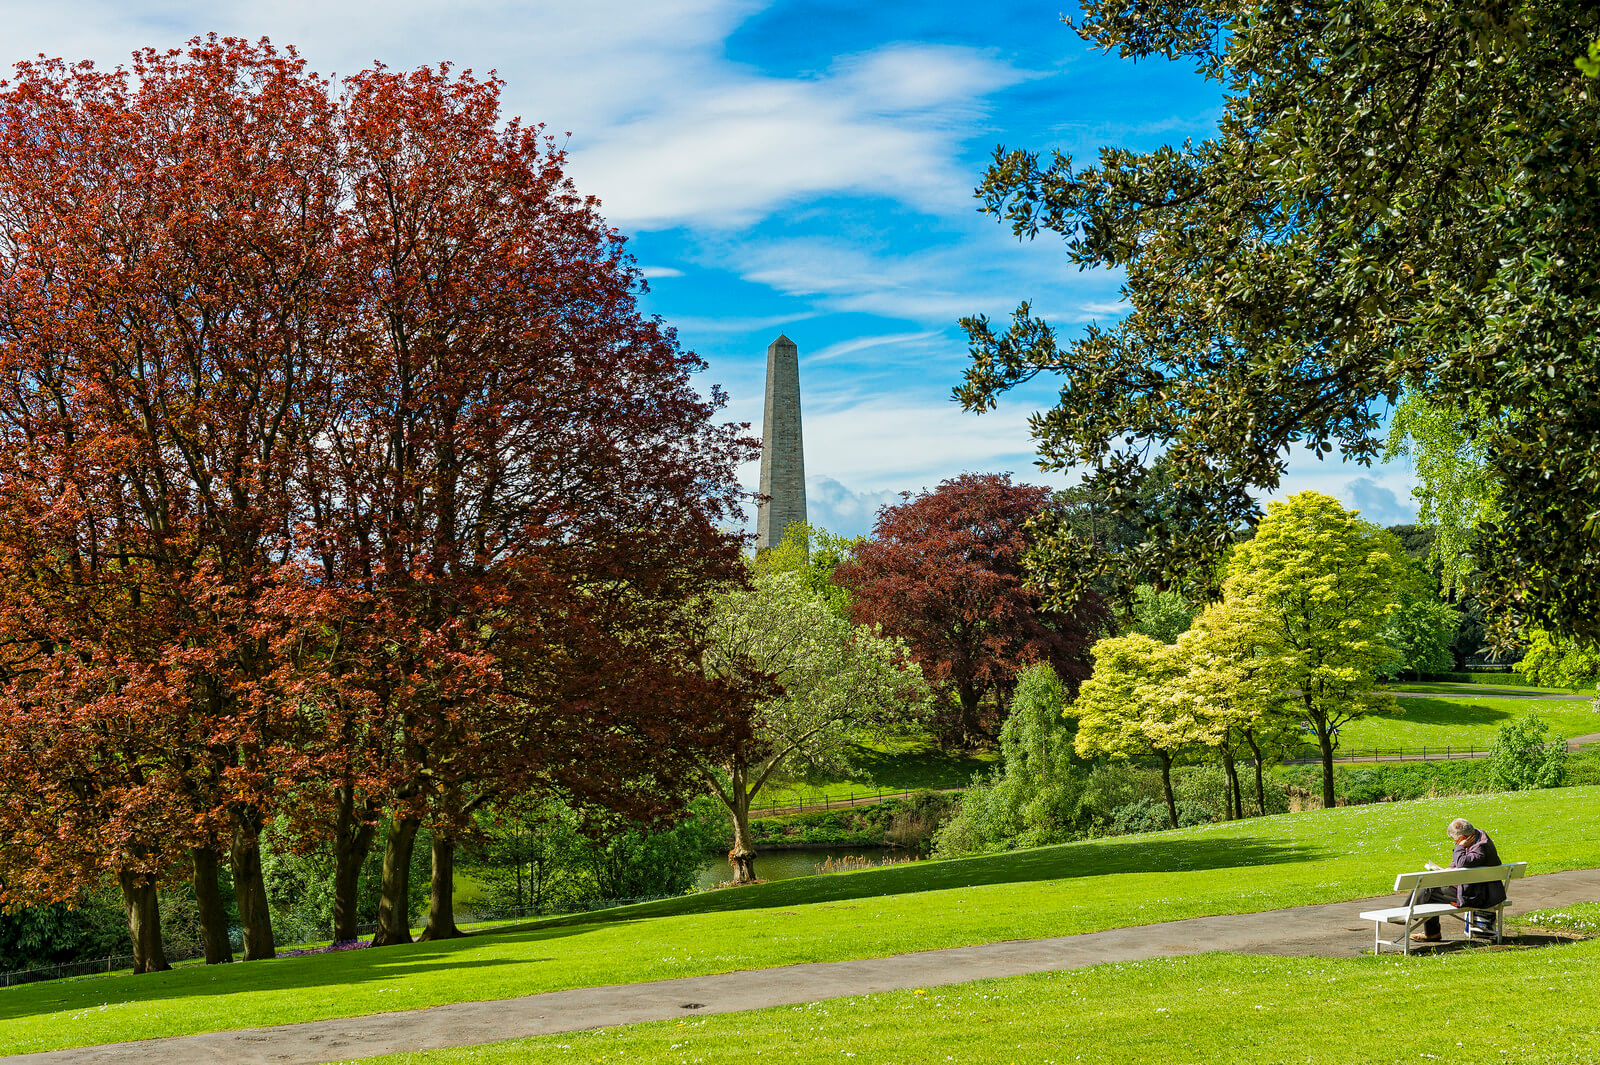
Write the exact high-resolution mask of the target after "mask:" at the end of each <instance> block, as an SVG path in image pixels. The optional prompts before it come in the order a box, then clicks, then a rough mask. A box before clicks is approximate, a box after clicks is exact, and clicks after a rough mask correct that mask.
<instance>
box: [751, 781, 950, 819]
mask: <svg viewBox="0 0 1600 1065" xmlns="http://www.w3.org/2000/svg"><path fill="white" fill-rule="evenodd" d="M961 790H963V789H961V788H915V789H912V790H911V791H885V790H883V789H882V788H862V789H861V790H860V791H856V790H854V789H852V790H849V791H847V792H845V793H844V795H842V796H841V795H826V794H824V795H822V796H821V797H820V798H815V799H805V798H800V797H798V796H797V797H795V799H793V800H791V801H787V802H780V801H779V800H778V799H776V798H774V799H773V800H772V801H771V802H769V803H768V804H767V805H765V806H759V807H751V808H750V816H751V817H772V816H774V815H776V814H799V813H808V812H811V811H814V810H844V809H849V808H850V807H852V806H871V805H874V804H876V803H880V802H883V801H885V800H886V799H909V798H911V797H912V796H913V795H921V794H922V793H923V792H929V791H931V792H935V793H939V794H944V793H947V792H952V791H961Z"/></svg>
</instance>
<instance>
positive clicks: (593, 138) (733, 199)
mask: <svg viewBox="0 0 1600 1065" xmlns="http://www.w3.org/2000/svg"><path fill="white" fill-rule="evenodd" d="M691 59H692V61H691V62H689V63H687V64H686V65H685V69H684V71H683V74H684V78H683V82H682V86H689V87H691V88H688V89H685V88H682V87H680V88H679V90H678V91H676V92H674V93H671V94H669V95H667V96H665V97H662V98H660V99H658V100H656V101H654V102H653V104H652V105H641V106H638V107H636V108H634V109H633V110H632V112H631V113H630V114H628V115H627V116H625V117H623V116H619V117H618V120H616V121H613V122H611V123H610V124H608V125H606V126H604V127H603V131H602V132H600V133H599V134H598V135H593V134H591V135H588V136H585V137H582V138H577V139H575V140H574V142H573V147H574V154H573V173H574V175H575V176H576V177H577V178H578V180H579V181H580V183H581V184H582V185H583V186H584V187H585V188H588V189H591V190H593V191H595V192H597V193H598V194H599V195H600V197H601V199H602V200H603V201H604V203H605V204H606V213H607V216H608V217H609V218H611V219H612V220H613V221H615V222H618V223H620V224H623V225H625V226H628V227H631V228H635V229H661V228H667V227H671V226H679V225H692V226H695V227H697V228H702V229H721V230H733V229H740V228H743V227H745V226H748V225H750V224H752V223H754V222H755V221H757V220H759V219H760V218H762V217H765V216H766V215H768V214H770V213H772V212H773V211H775V210H778V209H779V208H781V207H783V206H785V205H788V204H793V203H796V202H800V201H804V200H808V199H812V198H815V197H817V196H821V195H829V194H857V195H861V194H866V195H885V194H887V195H890V196H893V197H894V198H896V199H899V200H901V201H902V202H905V203H908V204H910V205H912V206H915V207H918V208H920V209H924V210H929V211H939V210H947V209H949V208H951V207H952V206H954V205H955V204H956V203H957V202H958V201H959V200H960V199H962V198H963V197H964V195H965V192H964V187H965V185H966V184H967V183H968V182H967V180H966V176H965V174H964V173H963V172H962V171H961V170H960V169H959V168H958V166H957V165H956V157H957V155H958V148H959V146H960V144H961V142H962V140H963V139H964V137H965V134H966V123H967V121H968V120H969V119H970V116H971V114H972V113H973V112H974V111H976V110H978V109H979V108H980V107H981V102H982V100H983V98H984V97H985V96H986V95H987V94H989V93H992V92H995V91H997V90H999V89H1002V88H1005V87H1006V86H1008V85H1012V84H1015V83H1016V82H1017V81H1018V80H1020V79H1022V78H1023V77H1024V76H1025V75H1024V74H1022V73H1021V72H1018V71H1015V70H1013V69H1011V68H1010V67H1008V66H1006V65H1005V64H1003V63H1000V62H997V61H995V60H993V59H990V58H989V57H987V56H985V55H983V54H982V53H980V52H977V51H975V50H972V49H964V48H953V47H935V46H925V45H892V46H887V47H886V48H884V49H882V50H879V51H874V52H868V53H864V54H862V55H858V56H852V57H849V58H848V59H845V60H842V61H841V62H840V63H838V64H837V65H836V66H835V68H834V69H833V70H831V71H830V72H828V73H827V74H824V75H821V76H817V77H810V78H776V77H763V76H759V75H755V74H752V73H750V72H748V71H747V70H744V69H743V68H740V67H737V66H735V65H733V64H731V63H727V62H725V61H720V60H719V57H717V56H715V55H713V54H712V53H711V50H709V49H708V50H707V54H704V55H698V56H694V57H691Z"/></svg>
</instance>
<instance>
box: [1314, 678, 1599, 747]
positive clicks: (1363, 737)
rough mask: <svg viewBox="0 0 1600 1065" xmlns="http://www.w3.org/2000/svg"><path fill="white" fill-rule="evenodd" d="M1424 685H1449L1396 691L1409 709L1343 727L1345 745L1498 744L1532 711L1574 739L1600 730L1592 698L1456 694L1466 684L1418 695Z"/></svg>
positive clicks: (1557, 732)
mask: <svg viewBox="0 0 1600 1065" xmlns="http://www.w3.org/2000/svg"><path fill="white" fill-rule="evenodd" d="M1419 687H1426V688H1430V689H1431V688H1440V687H1444V685H1406V686H1404V688H1397V689H1395V694H1396V695H1397V696H1399V699H1398V701H1399V703H1400V706H1401V708H1402V709H1403V710H1404V711H1405V713H1404V714H1402V715H1400V716H1399V717H1382V716H1379V717H1368V718H1362V719H1361V720H1359V721H1352V722H1350V723H1349V724H1347V725H1345V726H1344V727H1343V728H1342V729H1340V732H1339V746H1340V748H1341V749H1342V750H1356V749H1360V748H1367V747H1400V748H1404V749H1406V750H1419V749H1421V748H1423V747H1428V748H1433V747H1441V748H1442V747H1446V746H1450V747H1467V746H1475V747H1478V748H1486V747H1489V746H1491V745H1492V744H1493V743H1494V739H1495V734H1496V733H1497V732H1499V730H1500V726H1501V725H1503V724H1505V723H1506V722H1507V721H1510V720H1512V719H1513V718H1517V717H1521V716H1522V715H1523V714H1526V713H1529V712H1532V713H1536V714H1538V715H1539V716H1540V717H1541V718H1543V719H1544V721H1545V723H1546V724H1548V725H1549V726H1550V729H1551V732H1552V735H1554V736H1559V737H1562V738H1569V737H1572V736H1582V735H1586V734H1588V733H1592V732H1600V713H1596V712H1595V711H1594V710H1593V709H1591V707H1590V704H1589V702H1588V701H1587V700H1570V699H1566V700H1563V699H1549V700H1544V699H1508V698H1495V697H1493V696H1471V695H1464V694H1457V692H1458V691H1460V690H1461V689H1463V688H1466V687H1467V686H1465V685H1458V686H1454V689H1455V690H1453V691H1451V692H1450V693H1449V696H1450V697H1449V698H1444V697H1438V696H1433V695H1419V694H1417V693H1415V691H1414V689H1416V688H1419ZM1469 690H1470V689H1469ZM1540 690H1543V689H1540Z"/></svg>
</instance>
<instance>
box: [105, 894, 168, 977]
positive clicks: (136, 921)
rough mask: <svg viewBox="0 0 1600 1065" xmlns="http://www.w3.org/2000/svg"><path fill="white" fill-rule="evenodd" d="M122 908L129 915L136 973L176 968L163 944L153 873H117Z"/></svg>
mask: <svg viewBox="0 0 1600 1065" xmlns="http://www.w3.org/2000/svg"><path fill="white" fill-rule="evenodd" d="M117 882H118V884H120V885H121V887H122V904H123V908H124V909H125V910H126V911H127V914H128V938H129V939H131V940H133V971H134V972H136V973H160V972H166V971H167V970H168V969H170V968H172V966H171V965H169V964H167V951H166V948H165V947H163V946H162V944H161V906H160V903H159V900H158V899H157V898H156V878H155V876H154V875H152V874H150V873H134V872H129V871H128V870H122V871H120V872H118V873H117Z"/></svg>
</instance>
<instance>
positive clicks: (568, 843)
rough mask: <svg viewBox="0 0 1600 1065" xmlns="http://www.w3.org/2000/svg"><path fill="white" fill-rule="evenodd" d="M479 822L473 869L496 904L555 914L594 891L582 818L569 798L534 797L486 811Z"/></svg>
mask: <svg viewBox="0 0 1600 1065" xmlns="http://www.w3.org/2000/svg"><path fill="white" fill-rule="evenodd" d="M479 826H480V832H481V842H479V843H478V844H477V845H476V846H475V847H474V848H473V852H472V859H473V860H472V869H471V871H472V875H473V877H474V879H476V880H477V881H478V882H479V883H480V884H482V885H483V889H484V894H485V895H486V896H487V897H488V900H489V905H490V906H491V907H493V908H494V909H497V910H503V911H509V912H512V913H516V914H519V915H521V914H530V913H535V914H536V913H551V912H555V911H558V910H561V909H564V908H566V907H568V906H571V905H573V904H575V903H577V902H579V901H581V900H583V899H587V898H589V897H591V896H592V895H593V894H594V892H593V890H592V883H591V881H590V880H589V878H588V877H587V876H586V875H585V871H584V867H583V865H584V863H583V854H584V850H585V847H586V846H587V844H588V840H586V839H585V838H584V835H583V823H582V819H581V818H580V817H579V816H578V812H577V811H576V810H574V809H572V807H571V806H569V805H567V804H566V803H565V802H562V801H561V800H559V799H555V798H551V797H544V798H540V799H534V798H531V797H530V798H529V799H527V800H525V801H524V802H521V803H512V804H508V805H506V806H505V807H503V808H500V809H497V810H495V811H493V812H487V813H484V814H482V815H480V817H479Z"/></svg>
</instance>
